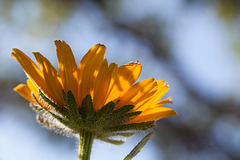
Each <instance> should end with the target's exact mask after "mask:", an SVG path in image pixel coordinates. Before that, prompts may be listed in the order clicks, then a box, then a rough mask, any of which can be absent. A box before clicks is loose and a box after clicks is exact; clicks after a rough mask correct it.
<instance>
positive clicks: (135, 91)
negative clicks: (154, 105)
mask: <svg viewBox="0 0 240 160" xmlns="http://www.w3.org/2000/svg"><path fill="white" fill-rule="evenodd" d="M156 87H157V83H156V82H155V80H154V79H153V78H149V79H145V80H143V81H140V82H138V83H136V84H134V85H133V86H132V87H131V88H129V90H128V91H127V92H126V93H125V94H124V95H122V96H120V97H119V100H120V101H119V103H118V104H117V107H122V106H124V105H127V104H132V105H136V104H137V103H138V102H139V101H141V100H143V99H146V98H148V97H150V96H151V95H152V94H149V93H152V92H153V94H154V90H155V92H156V89H157V88H156ZM151 91H152V92H151Z"/></svg>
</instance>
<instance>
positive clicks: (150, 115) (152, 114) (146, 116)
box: [128, 107, 177, 123]
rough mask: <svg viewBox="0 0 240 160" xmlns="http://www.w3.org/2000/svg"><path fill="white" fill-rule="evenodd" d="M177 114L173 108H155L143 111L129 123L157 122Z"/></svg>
mask: <svg viewBox="0 0 240 160" xmlns="http://www.w3.org/2000/svg"><path fill="white" fill-rule="evenodd" d="M175 115H177V113H176V112H175V111H173V110H172V109H171V108H165V107H155V108H151V109H149V110H146V111H143V112H142V113H141V114H140V115H139V116H137V117H136V118H135V119H133V120H131V121H129V122H128V123H141V122H147V121H155V120H158V119H160V118H166V117H170V116H175Z"/></svg>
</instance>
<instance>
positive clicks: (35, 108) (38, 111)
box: [30, 103, 49, 114]
mask: <svg viewBox="0 0 240 160" xmlns="http://www.w3.org/2000/svg"><path fill="white" fill-rule="evenodd" d="M30 107H32V109H34V111H36V112H37V113H41V114H49V113H48V111H46V110H45V109H43V108H42V107H41V106H40V107H39V106H37V105H34V104H33V103H30Z"/></svg>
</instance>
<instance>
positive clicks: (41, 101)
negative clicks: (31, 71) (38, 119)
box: [27, 79, 51, 109]
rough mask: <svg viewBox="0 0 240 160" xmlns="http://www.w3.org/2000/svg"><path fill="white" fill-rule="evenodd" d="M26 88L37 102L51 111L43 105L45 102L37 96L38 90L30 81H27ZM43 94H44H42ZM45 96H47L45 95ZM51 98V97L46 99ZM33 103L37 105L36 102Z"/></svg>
mask: <svg viewBox="0 0 240 160" xmlns="http://www.w3.org/2000/svg"><path fill="white" fill-rule="evenodd" d="M27 86H28V88H29V89H30V90H31V91H32V94H34V96H35V97H36V99H37V100H38V102H39V103H40V104H41V105H42V106H43V107H45V108H47V109H51V107H50V106H49V105H48V104H47V103H45V101H43V100H42V99H41V98H40V96H39V88H38V87H37V86H36V85H35V84H34V83H33V82H32V81H31V79H28V80H27ZM44 94H45V93H44ZM45 95H47V94H45ZM48 98H51V97H48ZM34 103H35V104H37V102H36V101H35V100H34Z"/></svg>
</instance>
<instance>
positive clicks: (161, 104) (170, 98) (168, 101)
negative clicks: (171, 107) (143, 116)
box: [150, 97, 172, 108]
mask: <svg viewBox="0 0 240 160" xmlns="http://www.w3.org/2000/svg"><path fill="white" fill-rule="evenodd" d="M166 103H172V97H168V98H165V99H163V100H160V101H159V102H157V103H155V104H154V105H152V106H151V107H150V108H154V107H162V106H163V105H164V104H166Z"/></svg>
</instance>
